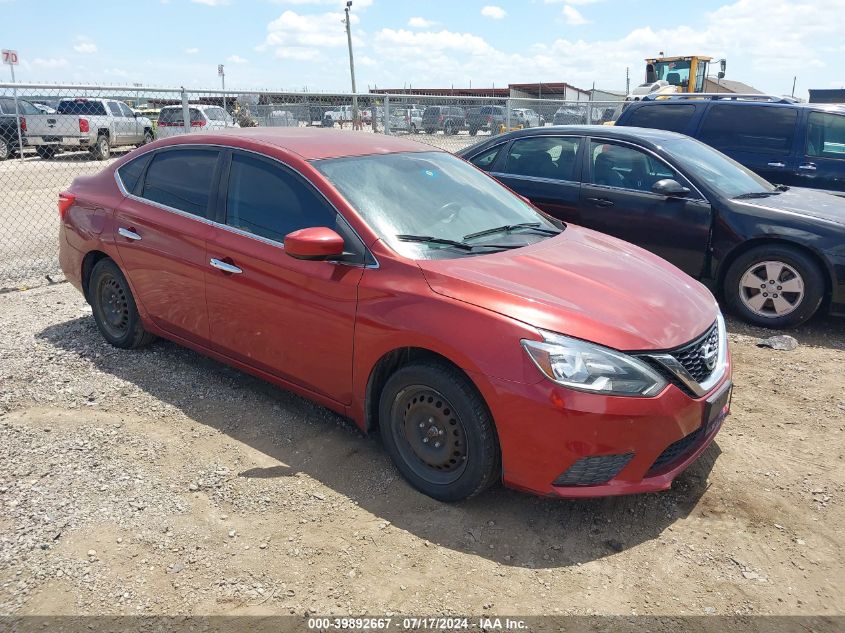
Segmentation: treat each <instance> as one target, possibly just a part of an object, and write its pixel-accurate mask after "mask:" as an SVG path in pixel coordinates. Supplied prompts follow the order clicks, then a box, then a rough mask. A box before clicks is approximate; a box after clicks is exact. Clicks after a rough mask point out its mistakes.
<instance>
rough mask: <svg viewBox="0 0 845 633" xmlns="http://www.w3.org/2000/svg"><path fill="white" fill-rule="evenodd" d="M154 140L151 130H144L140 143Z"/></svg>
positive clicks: (143, 143)
mask: <svg viewBox="0 0 845 633" xmlns="http://www.w3.org/2000/svg"><path fill="white" fill-rule="evenodd" d="M154 140H155V137H154V136H153V132H152V130H144V140H143V141H141V145H146V144H148V143H152V142H153V141H154Z"/></svg>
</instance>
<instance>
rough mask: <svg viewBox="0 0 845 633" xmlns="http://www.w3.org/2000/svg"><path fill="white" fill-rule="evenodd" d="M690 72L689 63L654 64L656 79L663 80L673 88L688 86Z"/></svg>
mask: <svg viewBox="0 0 845 633" xmlns="http://www.w3.org/2000/svg"><path fill="white" fill-rule="evenodd" d="M689 71H690V62H689V61H675V62H656V63H655V64H654V74H655V79H658V80H660V79H662V80H664V81H667V82H669V84H671V85H673V86H684V87H686V86H688V85H689Z"/></svg>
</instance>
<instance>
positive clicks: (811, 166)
mask: <svg viewBox="0 0 845 633" xmlns="http://www.w3.org/2000/svg"><path fill="white" fill-rule="evenodd" d="M798 169H805V170H807V171H816V164H815V163H806V164H804V165H798Z"/></svg>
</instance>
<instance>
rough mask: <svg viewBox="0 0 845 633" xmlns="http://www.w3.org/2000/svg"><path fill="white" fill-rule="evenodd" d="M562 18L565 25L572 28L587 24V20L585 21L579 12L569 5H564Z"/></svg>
mask: <svg viewBox="0 0 845 633" xmlns="http://www.w3.org/2000/svg"><path fill="white" fill-rule="evenodd" d="M563 18H564V19H565V20H566V23H567V24H570V25H572V26H581V25H582V24H587V22H589V20H587V19H586V18H585V17H584V16H583V15H581V12H580V11H579V10H578V9H576V8H575V7H573V6H571V5H568V4H567V5H564V7H563Z"/></svg>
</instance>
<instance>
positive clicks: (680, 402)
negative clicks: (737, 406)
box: [477, 362, 731, 498]
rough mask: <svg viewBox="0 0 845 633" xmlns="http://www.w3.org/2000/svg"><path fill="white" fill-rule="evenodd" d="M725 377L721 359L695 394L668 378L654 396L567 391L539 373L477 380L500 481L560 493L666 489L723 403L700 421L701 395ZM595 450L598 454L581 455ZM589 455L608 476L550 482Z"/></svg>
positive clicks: (707, 436) (714, 428) (704, 409)
mask: <svg viewBox="0 0 845 633" xmlns="http://www.w3.org/2000/svg"><path fill="white" fill-rule="evenodd" d="M730 377H731V369H730V362H728V366H727V369H726V371H725V375H724V376H723V377H722V379H721V380H720V381H719V382H718V383H717V384H716V385H715V386H714V387H713V389H712V390H711V391H710V392H708V393H707V394H705V395H704V396H703V397H701V398H698V399H695V398H692V397H691V396H689V395H687V394H686V393H684V392H683V391H681V389H679V388H678V387H676V386H674V385H671V384H670V385H669V386H668V387H666V389H664V390H663V392H662V393H661V394H660V395H659V396H656V397H654V398H627V397H619V396H601V395H596V394H589V393H583V392H579V391H574V390H571V389H566V388H564V387H560V386H558V385H555V384H554V383H552V382H551V381H548V380H546V379H543V380H541V381H539V382H537V383H535V384H524V383H515V382H508V381H503V380H498V379H492V378H486V379H483V380H482V387H481V389H482V393H483V395H484V397H485V400H486V401H487V403H488V404H489V405H490V409H491V413H492V414H493V418H494V419H495V421H496V429H497V431H498V434H499V442H500V445H501V448H502V469H503V479H504V483H505V484H506V485H507V486H510V487H513V488H517V489H520V490H525V491H528V492H532V493H535V494H540V495H548V496H558V497H568V498H581V497H600V496H610V495H623V494H634V493H642V492H656V491H659V490H666V489H668V488H669V487H670V486H671V485H672V481H673V480H674V479H675V477H677V476H678V475H679V474H680V473H681V472H683V471H684V470H685V469H686V468H687V467H688V466H689V465H690V464H692V463H693V462H694V461H695V460H696V459H697V458H698V457H699V455H701V453H703V452H704V451H705V450H706V449H707V447H708V446H709V445H710V443H711V442H712V441H713V438H714V437H715V436H716V434H717V433H718V431H719V429H720V428H721V426H722V423H723V421H724V419H725V417H726V416H727V415H728V413H729V407H730V405H729V402H726V403H725V405H724V406H723V407H721V408H720V410H719V412H718V414H716V415H715V417H714V418H713V419H712V420H711V422H710V424H709V425H708V424H707V422H708V420H707V419H705V416H706V415H707V413H708V405H707V400H708V398H712V397H713V395H714V394H718V393H720V390H723V389H725V388H727V385H728V383H729V382H730ZM477 384H478V383H477ZM598 457H602V458H604V459H595V460H591V459H589V458H598ZM585 458H588V459H585ZM591 462H592V463H593V464H594V463H595V462H604V463H605V465H609V467H610V471H611V472H612V474H611V476H610V478H609V479H606V480H602V481H601V483H593V484H588V485H569V484H568V483H563V484H561V485H556V484H555V482H556V480H558V482H560V481H563V482H569V481H572V479H573V478H572V476H571V475H572V473H573V472H577V471H579V469H581V470H582V471H583V472H588V471H590V470H591V469H592V471H593V472H594V471H595V469H594V468H593V466H592V465H591ZM585 465H586V467H585V468H586V470H585V469H584V468H582V466H585ZM616 469H618V472H616ZM567 473H568V476H567ZM559 478H560V479H559ZM587 479H590V477H589V476H588V477H587ZM599 479H601V478H600V477H599ZM593 480H595V477H593Z"/></svg>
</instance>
